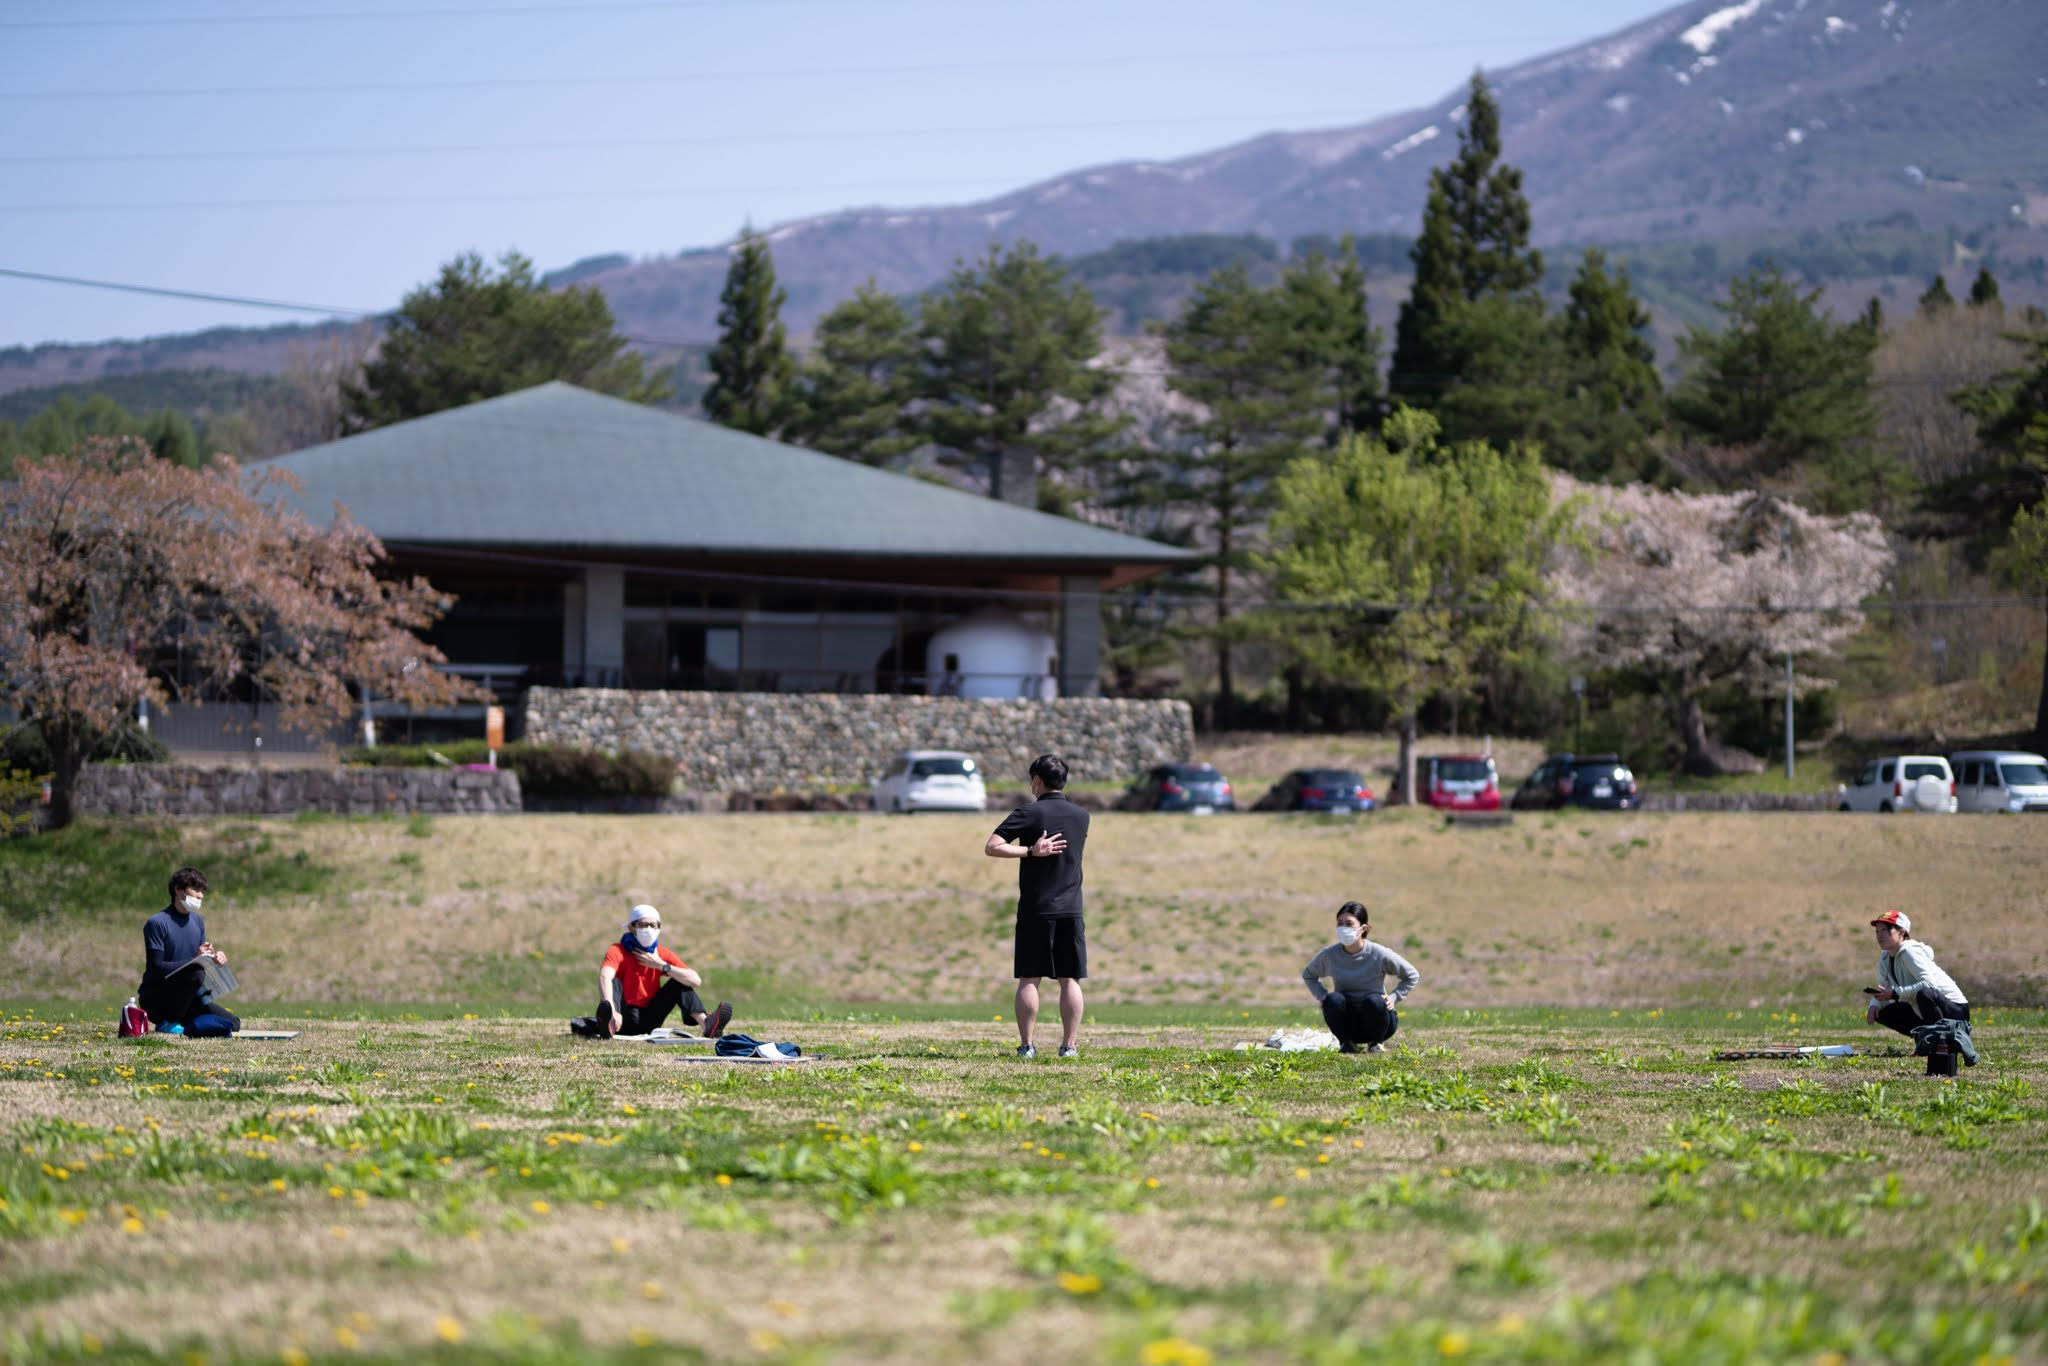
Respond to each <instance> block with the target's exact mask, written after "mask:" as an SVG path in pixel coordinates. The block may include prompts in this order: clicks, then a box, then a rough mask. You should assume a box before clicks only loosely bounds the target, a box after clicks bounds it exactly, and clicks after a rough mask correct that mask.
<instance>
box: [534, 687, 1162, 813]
mask: <svg viewBox="0 0 2048 1366" xmlns="http://www.w3.org/2000/svg"><path fill="white" fill-rule="evenodd" d="M526 738H527V739H529V740H533V741H537V742H539V743H542V744H557V745H580V746H583V747H586V748H591V749H606V750H621V749H638V750H646V751H647V752H649V753H652V754H659V755H662V756H664V757H667V758H671V759H674V760H675V763H676V771H677V775H678V777H679V778H680V780H681V784H682V786H683V787H685V788H688V789H690V790H692V791H698V792H721V793H722V792H741V791H751V792H771V791H777V790H785V789H808V788H814V787H820V786H826V785H843V784H853V783H866V782H867V781H869V780H870V779H872V778H874V777H875V776H876V774H878V773H879V772H880V771H881V766H882V764H883V763H884V762H885V761H886V760H887V759H888V758H889V756H890V755H892V754H896V753H898V752H900V751H902V750H906V749H958V750H965V751H966V752H967V753H969V754H972V755H974V756H975V758H977V759H978V760H980V762H981V766H982V769H983V770H984V772H985V773H986V774H988V775H989V776H990V778H991V779H992V780H993V781H996V782H1002V783H1011V782H1016V781H1019V780H1021V779H1022V777H1023V775H1024V771H1025V769H1026V768H1027V767H1028V766H1029V765H1030V763H1031V760H1032V759H1033V758H1035V757H1037V756H1038V755H1040V754H1044V753H1047V752H1052V753H1057V754H1061V755H1064V756H1065V757H1066V760H1067V762H1068V764H1069V765H1071V766H1072V768H1073V772H1074V776H1075V777H1076V778H1077V779H1080V780H1083V781H1086V782H1120V781H1123V780H1126V779H1128V778H1130V777H1131V776H1132V775H1134V774H1135V773H1137V772H1138V771H1139V770H1140V769H1144V768H1147V767H1150V766H1151V765H1153V764H1163V763H1177V762H1180V761H1182V760H1184V759H1186V758H1187V757H1188V755H1189V754H1190V753H1192V752H1193V750H1194V744H1195V722H1194V713H1193V712H1192V711H1191V710H1190V709H1189V707H1188V704H1187V703H1185V702H1178V701H1124V700H1115V699H1109V698H1086V697H1066V698H1060V699H1059V700H1057V701H1053V702H1026V701H1018V700H1011V699H989V700H982V699H967V698H958V697H904V696H861V695H855V694H844V693H806V694H783V693H714V692H627V691H623V690H619V689H609V688H534V689H531V690H530V691H529V692H528V693H527V695H526Z"/></svg>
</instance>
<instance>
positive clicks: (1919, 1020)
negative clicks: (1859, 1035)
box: [1877, 992, 1970, 1038]
mask: <svg viewBox="0 0 2048 1366" xmlns="http://www.w3.org/2000/svg"><path fill="white" fill-rule="evenodd" d="M1920 999H1921V1000H1922V1001H1925V1002H1927V1004H1928V1005H1930V1006H1932V1007H1933V1008H1934V1009H1933V1011H1932V1013H1930V1014H1926V1015H1922V1014H1921V1013H1920V1011H1919V1008H1918V1007H1917V1006H1916V1005H1915V1004H1914V1003H1913V1002H1912V1001H1886V1002H1885V1003H1884V1004H1883V1005H1881V1006H1879V1007H1878V1008H1877V1022H1878V1023H1879V1024H1881V1025H1883V1026H1884V1027H1885V1028H1886V1029H1896V1030H1897V1031H1898V1032H1899V1033H1901V1034H1904V1035H1906V1036H1907V1037H1909V1038H1910V1037H1911V1036H1912V1033H1913V1030H1914V1028H1915V1027H1916V1026H1919V1025H1924V1024H1933V1023H1934V1022H1935V1021H1936V1020H1967V1019H1969V1018H1970V1007H1969V1006H1968V1005H1967V1004H1966V1005H1957V1004H1956V1003H1955V1002H1954V1001H1951V1000H1949V999H1948V998H1947V997H1946V996H1943V995H1940V994H1939V993H1936V992H1922V993H1921V994H1920Z"/></svg>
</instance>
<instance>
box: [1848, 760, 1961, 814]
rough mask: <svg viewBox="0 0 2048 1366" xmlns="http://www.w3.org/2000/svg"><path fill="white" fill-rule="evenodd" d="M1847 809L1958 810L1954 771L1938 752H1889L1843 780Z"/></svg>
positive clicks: (1938, 811)
mask: <svg viewBox="0 0 2048 1366" xmlns="http://www.w3.org/2000/svg"><path fill="white" fill-rule="evenodd" d="M1839 790H1840V792H1841V809H1842V810H1844V811H1882V812H1885V813H1886V814H1890V813H1891V812H1894V811H1933V812H1937V813H1942V814H1946V813H1948V812H1952V811H1954V810H1955V809H1956V777H1955V771H1954V770H1953V769H1951V768H1950V767H1949V766H1948V760H1946V759H1944V758H1942V757H1941V756H1940V755H1939V754H1890V755H1886V756H1885V757H1884V758H1881V759H1872V760H1871V761H1870V762H1869V763H1867V764H1865V765H1864V766H1863V771H1862V772H1861V773H1858V774H1857V775H1856V781H1854V782H1852V783H1843V784H1842V785H1841V788H1840V789H1839Z"/></svg>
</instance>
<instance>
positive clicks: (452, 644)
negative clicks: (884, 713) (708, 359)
mask: <svg viewBox="0 0 2048 1366" xmlns="http://www.w3.org/2000/svg"><path fill="white" fill-rule="evenodd" d="M268 467H269V468H275V469H282V470H286V471H289V472H290V473H291V474H292V476H293V477H294V478H295V479H296V480H297V481H298V483H299V485H300V490H301V491H300V492H299V493H298V494H297V495H296V499H297V501H298V503H299V505H300V506H301V507H302V508H303V509H304V510H305V512H306V513H307V515H308V516H310V517H312V518H314V519H316V520H318V521H322V522H324V521H326V520H327V519H329V518H330V517H332V516H333V510H334V508H335V507H336V506H337V505H338V506H340V507H343V508H346V509H347V510H348V513H349V515H350V516H351V517H353V518H354V519H355V520H356V521H357V522H360V523H361V524H362V525H364V526H366V527H367V528H369V529H370V530H371V531H372V532H374V533H376V535H377V536H378V537H379V538H380V539H381V540H382V541H383V542H384V545H385V548H386V550H387V551H388V552H389V554H390V556H391V559H392V562H393V568H394V569H395V570H396V571H397V572H400V573H406V574H421V575H424V576H425V577H426V578H427V579H429V580H430V581H431V582H432V583H434V584H435V585H436V586H437V587H441V588H443V589H446V590H447V591H449V592H450V593H452V594H454V595H456V598H457V601H456V603H455V605H454V607H453V608H452V610H451V611H450V612H449V614H448V616H447V617H446V618H445V619H444V620H443V621H442V622H441V623H440V624H439V626H437V627H436V628H435V630H434V631H433V632H432V634H431V639H432V640H433V642H434V643H435V644H436V645H438V646H439V647H440V648H441V649H442V650H444V651H445V652H446V653H447V655H448V657H449V661H450V663H451V665H452V666H454V667H455V668H456V669H457V670H458V671H461V672H466V673H470V674H473V675H477V676H482V677H486V678H488V679H490V680H491V681H492V682H493V683H494V685H496V686H498V687H500V688H501V689H503V690H506V691H516V690H518V689H520V688H523V687H525V686H529V685H533V684H568V685H572V686H573V685H590V686H608V687H621V686H623V687H627V688H680V689H704V688H710V689H743V690H759V691H782V692H813V691H831V692H870V691H925V690H927V689H928V688H930V687H931V686H932V679H933V672H932V668H931V665H932V664H933V663H935V662H934V661H927V660H926V659H925V658H924V649H923V647H924V643H925V642H926V641H928V640H929V639H930V637H931V635H932V633H933V632H934V631H937V630H940V629H942V628H944V627H946V626H948V625H949V624H954V623H957V622H959V621H960V620H961V619H963V618H965V617H967V616H969V615H970V614H972V615H975V616H976V617H977V618H979V619H982V620H989V619H994V618H999V617H1002V616H1011V615H1013V616H1014V617H1015V618H1016V619H1017V620H1018V621H1019V624H1020V625H1021V626H1025V627H1028V628H1030V629H1034V630H1041V631H1043V632H1044V633H1045V634H1046V635H1049V636H1051V638H1052V639H1053V641H1054V642H1055V647H1056V648H1055V654H1054V657H1053V659H1052V660H1051V661H1049V663H1048V673H1049V674H1050V676H1051V677H1050V679H1048V680H1041V681H1040V683H1039V685H1038V686H1039V691H1037V692H1035V693H1033V694H1032V695H1049V694H1050V693H1051V692H1053V691H1055V688H1054V687H1048V686H1044V684H1045V683H1047V682H1053V681H1056V691H1057V692H1058V693H1060V694H1062V695H1065V696H1090V695H1094V694H1095V693H1096V692H1097V691H1098V685H1097V674H1098V671H1099V669H1100V661H1101V645H1100V632H1101V613H1100V610H1099V595H1100V594H1101V593H1103V592H1105V591H1108V590H1111V589H1115V588H1119V587H1122V586H1124V585H1127V584H1130V583H1133V582H1136V581H1138V580H1140V579H1143V578H1145V577H1147V576H1149V575H1152V574H1157V573H1159V572H1161V571H1162V570H1166V569H1170V568H1174V567H1177V566H1182V565H1186V564H1189V563H1191V562H1192V561H1193V559H1194V557H1193V556H1192V555H1190V554H1189V552H1187V551H1184V550H1179V549H1176V548H1174V547H1171V546H1166V545H1160V544H1158V543H1156V542H1152V541H1147V540H1143V539H1140V538H1138V537H1134V536H1127V535H1123V534H1120V533H1117V532H1113V531H1109V530H1106V529H1104V528H1101V527H1095V526H1090V525H1087V524H1086V523H1083V522H1077V521H1072V520H1070V519H1067V518H1062V517H1054V516H1049V515H1047V514H1044V513H1040V512H1036V511H1032V510H1029V509H1025V508H1019V507H1016V506H1013V505H1010V504H1007V503H1003V502H998V501H996V500H994V499H989V498H981V497H977V496H975V495H973V494H971V493H966V492H963V491H961V490H959V489H955V488H950V487H947V486H944V485H940V484H937V483H933V482H931V481H928V480H924V479H919V478H914V477H911V476H906V475H902V474H895V473H891V472H889V471H886V470H878V469H872V468H869V467H867V466H864V465H859V464H855V463H853V462H851V461H846V460H840V459H837V458H835V457H832V456H828V455H821V454H818V453H817V452H815V451H808V450H804V449H801V448H799V447H796V446H791V445H786V444H784V443H782V442H777V441H770V440H765V439H763V438H761V437H756V436H750V435H747V434H746V433H743V432H737V431H733V430H731V429H729V428H725V427H720V426H718V425H716V424H714V423H710V422H705V421H701V420H698V419H695V418H689V417H682V416H678V415H676V414H674V413H669V412H664V411H661V410H659V409H655V408H648V407H643V406H641V405H638V404H634V403H629V402H626V401H624V400H621V399H616V398H611V397H608V396H605V395H602V394H596V393H592V392H590V391H588V390H584V389H579V388H576V387H575V386H573V385H568V384H559V383H556V384H543V385H541V386H539V387H537V388H533V389H526V390H522V391H521V392H519V393H514V394H507V395H504V396H502V397H499V398H492V399H485V400H483V401H482V402H478V403H472V404H470V405H468V406H466V407H462V408H455V409H451V410H449V411H446V412H441V413H435V414H433V415H431V416H428V417H423V418H418V419H415V420H413V421H410V422H402V423H397V424H395V425H393V426H389V427H383V428H379V429H377V430H375V431H370V432H365V433H362V434H361V435H357V436H351V437H346V438H343V439H342V440H339V441H332V442H329V443H327V444H325V445H320V446H314V447H310V448H308V449H305V450H301V451H296V452H293V453H292V454H289V455H284V456H280V457H278V458H277V459H276V460H274V461H271V462H268ZM949 672H952V671H949ZM970 672H971V671H970ZM967 681H968V682H969V683H970V685H971V682H972V680H971V678H970V679H969V680H967ZM942 690H944V689H942ZM968 691H970V692H972V688H971V686H970V687H969V689H968ZM1012 695H1014V694H1012Z"/></svg>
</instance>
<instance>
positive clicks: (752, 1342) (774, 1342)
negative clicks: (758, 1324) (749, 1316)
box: [747, 1328, 782, 1353]
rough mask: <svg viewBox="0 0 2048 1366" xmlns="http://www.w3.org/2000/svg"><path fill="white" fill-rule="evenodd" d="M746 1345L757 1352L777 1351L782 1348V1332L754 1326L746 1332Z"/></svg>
mask: <svg viewBox="0 0 2048 1366" xmlns="http://www.w3.org/2000/svg"><path fill="white" fill-rule="evenodd" d="M747 1346H749V1347H751V1348H753V1349H754V1350H755V1351H757V1352H762V1353H767V1352H779V1351H781V1350H782V1334H780V1333H776V1332H771V1331H770V1330H769V1329H766V1328H756V1329H755V1330H754V1331H753V1332H751V1333H749V1334H747Z"/></svg>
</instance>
